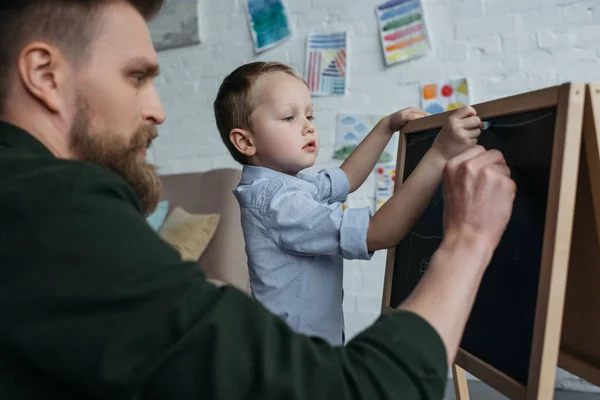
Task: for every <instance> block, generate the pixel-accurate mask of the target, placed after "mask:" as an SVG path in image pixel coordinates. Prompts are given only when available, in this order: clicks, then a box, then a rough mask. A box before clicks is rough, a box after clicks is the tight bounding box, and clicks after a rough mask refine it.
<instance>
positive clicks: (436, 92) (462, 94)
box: [421, 79, 469, 114]
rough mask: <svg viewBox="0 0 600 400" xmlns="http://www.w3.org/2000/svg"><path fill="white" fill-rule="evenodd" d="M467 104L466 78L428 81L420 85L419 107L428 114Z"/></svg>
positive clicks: (467, 89)
mask: <svg viewBox="0 0 600 400" xmlns="http://www.w3.org/2000/svg"><path fill="white" fill-rule="evenodd" d="M468 104H469V85H468V83H467V79H454V80H449V81H446V82H436V83H428V84H426V85H423V86H422V87H421V108H422V109H423V110H425V111H427V112H428V113H430V114H438V113H441V112H444V111H452V110H456V109H457V108H461V107H463V106H465V105H468Z"/></svg>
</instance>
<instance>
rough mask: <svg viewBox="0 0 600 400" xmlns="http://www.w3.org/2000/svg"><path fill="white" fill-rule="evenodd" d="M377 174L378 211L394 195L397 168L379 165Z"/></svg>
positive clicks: (376, 197)
mask: <svg viewBox="0 0 600 400" xmlns="http://www.w3.org/2000/svg"><path fill="white" fill-rule="evenodd" d="M375 174H376V175H377V183H376V185H375V211H377V210H379V209H380V208H381V206H382V205H384V204H385V202H386V201H388V200H389V199H390V197H392V195H393V194H394V183H395V182H396V166H395V165H390V164H387V165H378V166H377V167H376V168H375Z"/></svg>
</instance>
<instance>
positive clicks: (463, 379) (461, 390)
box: [452, 364, 469, 400]
mask: <svg viewBox="0 0 600 400" xmlns="http://www.w3.org/2000/svg"><path fill="white" fill-rule="evenodd" d="M452 376H453V377H454V392H455V393H456V400H469V387H468V386H467V374H466V373H465V370H464V369H462V368H461V367H459V366H458V365H456V364H453V365H452Z"/></svg>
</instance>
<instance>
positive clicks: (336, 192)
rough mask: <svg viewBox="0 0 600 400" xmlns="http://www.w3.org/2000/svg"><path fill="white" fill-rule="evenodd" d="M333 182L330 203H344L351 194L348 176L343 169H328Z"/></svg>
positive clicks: (328, 174) (326, 171) (327, 172)
mask: <svg viewBox="0 0 600 400" xmlns="http://www.w3.org/2000/svg"><path fill="white" fill-rule="evenodd" d="M325 173H326V174H327V176H329V180H330V181H331V197H330V200H329V202H330V203H343V202H344V201H346V198H347V197H348V193H350V182H349V181H348V176H347V175H346V173H345V172H344V171H342V169H341V168H327V169H326V170H325Z"/></svg>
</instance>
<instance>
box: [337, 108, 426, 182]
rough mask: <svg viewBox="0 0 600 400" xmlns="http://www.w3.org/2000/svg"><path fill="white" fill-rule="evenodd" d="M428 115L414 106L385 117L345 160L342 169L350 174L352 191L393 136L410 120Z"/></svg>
mask: <svg viewBox="0 0 600 400" xmlns="http://www.w3.org/2000/svg"><path fill="white" fill-rule="evenodd" d="M426 115H428V114H427V113H426V112H425V111H422V110H419V109H417V108H414V107H409V108H405V109H404V110H400V111H397V112H395V113H393V114H390V115H388V116H387V117H384V118H382V119H381V121H379V123H377V125H375V127H374V128H373V129H372V130H371V132H369V134H368V135H367V137H366V138H365V139H364V140H363V141H362V142H360V144H359V145H358V146H357V147H356V149H355V150H354V151H353V152H352V154H350V156H349V157H348V158H347V159H346V161H344V163H343V164H342V166H341V169H342V170H343V171H344V172H345V173H346V175H347V176H348V181H349V182H350V192H354V191H355V190H356V189H358V188H359V187H360V185H362V184H363V182H364V181H365V179H367V177H368V176H369V174H370V173H371V171H373V168H374V167H375V164H376V163H377V160H379V157H380V156H381V153H382V152H383V150H384V149H385V146H387V144H388V142H389V141H390V139H391V138H392V135H393V134H394V133H395V132H397V131H399V130H400V129H402V128H403V127H404V125H406V123H407V122H408V121H410V120H413V119H417V118H420V117H424V116H426Z"/></svg>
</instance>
